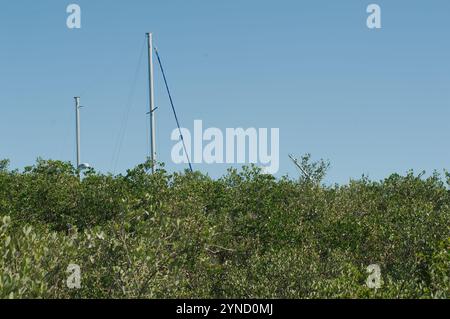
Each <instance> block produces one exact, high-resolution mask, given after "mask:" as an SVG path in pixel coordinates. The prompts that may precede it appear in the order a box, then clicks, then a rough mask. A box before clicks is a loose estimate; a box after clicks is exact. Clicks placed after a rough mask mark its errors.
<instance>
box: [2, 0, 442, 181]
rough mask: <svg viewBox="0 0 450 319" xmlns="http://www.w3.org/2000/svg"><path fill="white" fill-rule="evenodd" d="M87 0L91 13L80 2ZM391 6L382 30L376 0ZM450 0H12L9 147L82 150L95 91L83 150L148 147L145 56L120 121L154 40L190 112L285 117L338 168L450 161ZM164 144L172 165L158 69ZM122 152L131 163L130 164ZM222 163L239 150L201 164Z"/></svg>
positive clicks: (374, 174) (188, 116) (94, 160)
mask: <svg viewBox="0 0 450 319" xmlns="http://www.w3.org/2000/svg"><path fill="white" fill-rule="evenodd" d="M70 3H78V4H79V5H80V6H81V8H82V29H81V30H69V29H68V28H67V27H66V18H67V14H66V12H65V10H66V7H67V5H68V4H70ZM370 3H377V4H379V5H380V6H381V8H382V26H383V28H382V29H381V30H375V31H374V30H369V29H368V28H367V27H366V18H367V16H368V14H367V13H366V7H367V5H368V4H370ZM449 16H450V1H448V0H433V1H412V0H411V1H406V0H396V1H391V0H389V1H386V0H385V1H381V0H373V1H362V0H346V1H335V0H326V1H325V0H314V1H313V0H311V1H298V0H295V1H285V0H281V1H263V0H251V1H250V0H248V1H237V0H236V1H235V0H230V1H206V0H203V1H200V0H192V1H181V0H178V1H138V0H134V1H122V0H110V1H105V0H89V1H87V0H73V1H61V0H53V1H51V0H43V1H24V0H16V1H2V3H1V5H0V39H1V42H0V105H1V108H0V110H1V113H0V158H9V159H10V160H11V163H12V167H17V168H22V167H23V166H25V165H30V164H33V163H34V161H35V159H36V158H37V157H38V156H41V157H43V158H51V159H61V160H68V161H74V160H75V152H74V149H75V147H74V106H73V96H76V95H81V97H82V104H83V105H86V106H88V108H85V109H83V110H82V129H83V132H82V134H83V136H82V138H83V150H82V157H83V161H85V162H89V163H91V164H92V165H93V166H95V168H97V169H98V170H100V171H103V172H108V171H113V170H115V171H116V172H123V171H124V170H125V169H126V168H130V167H133V166H134V165H136V164H138V163H140V162H142V161H144V160H145V157H146V154H147V152H148V148H147V144H146V143H147V139H146V130H147V128H146V123H147V118H146V114H145V113H146V111H147V108H148V106H147V91H146V88H147V83H146V64H145V59H144V61H142V62H143V63H142V64H141V70H140V73H139V74H138V80H137V86H136V90H135V94H134V98H133V99H132V100H133V103H132V107H131V108H130V111H129V118H128V125H127V130H126V135H125V138H124V142H123V145H122V148H121V153H120V156H119V158H118V160H115V156H114V150H115V149H116V144H117V137H118V132H119V131H120V127H121V125H122V123H123V117H124V114H126V113H127V112H126V110H127V105H129V104H130V103H128V102H127V101H129V100H130V99H129V98H128V96H130V91H131V87H132V85H131V84H132V82H133V78H134V74H135V70H136V67H137V63H138V58H139V54H140V52H141V48H142V45H143V43H144V40H145V32H147V31H151V32H154V33H155V42H156V45H157V46H158V48H159V50H160V53H161V55H162V58H163V60H164V62H165V66H166V71H167V75H168V78H169V82H170V85H171V87H172V90H173V95H174V99H175V103H176V106H177V108H178V112H179V113H180V117H181V122H182V125H183V126H185V127H188V128H192V126H193V121H194V120H195V119H202V120H203V122H204V125H205V126H207V127H219V128H222V129H225V128H226V127H244V128H245V127H278V128H280V136H281V145H280V147H281V149H280V156H281V166H280V173H279V175H284V174H286V173H289V175H291V176H297V172H296V170H295V168H294V167H293V166H292V164H291V163H290V162H289V160H288V158H287V154H289V153H293V154H296V155H301V154H303V153H307V152H309V153H312V155H313V157H314V158H315V159H318V158H325V159H329V160H330V162H331V164H332V168H331V170H330V172H329V175H328V179H327V181H329V182H338V183H345V182H347V181H348V179H349V178H358V177H360V176H361V175H362V174H367V175H369V177H371V178H373V179H381V178H384V177H386V176H387V175H389V174H390V173H393V172H400V173H403V172H405V171H407V170H408V169H415V170H422V169H425V170H427V171H429V172H431V171H432V170H433V169H438V170H442V169H443V168H449V166H450V165H449V164H450V147H449V146H450V141H449V140H450V130H449V118H450V103H449V102H450V37H449V33H450V32H449V31H450V18H449ZM157 74H158V75H157V78H156V79H157V94H156V99H157V104H158V106H159V107H160V109H159V110H158V146H159V154H160V160H162V161H164V162H167V166H168V168H169V169H170V170H181V169H183V168H184V166H175V165H173V164H171V160H170V150H171V148H172V146H173V145H174V142H172V141H171V140H170V133H171V131H172V130H173V129H174V128H175V123H174V120H173V117H172V114H171V113H170V112H171V111H170V108H169V104H168V99H167V97H166V95H165V94H164V91H163V90H162V89H163V87H162V81H161V77H160V75H159V73H157ZM114 168H115V169H114ZM195 168H196V169H199V170H202V171H204V172H208V173H210V174H211V175H212V176H214V177H217V176H220V175H222V174H223V173H224V172H225V170H226V165H196V166H195Z"/></svg>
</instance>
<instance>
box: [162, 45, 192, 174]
mask: <svg viewBox="0 0 450 319" xmlns="http://www.w3.org/2000/svg"><path fill="white" fill-rule="evenodd" d="M154 49H155V53H156V57H157V59H158V64H159V68H160V69H161V73H162V76H163V79H164V84H165V86H166V90H167V94H168V96H169V100H170V105H171V106H172V111H173V115H174V117H175V121H176V122H177V127H178V131H179V133H180V139H181V142H182V143H183V148H184V152H185V153H186V158H187V160H188V163H189V169H190V170H191V172H193V171H194V170H193V169H192V163H191V160H190V158H189V153H188V152H187V148H186V143H185V142H184V137H183V133H182V132H181V126H180V121H179V120H178V116H177V112H176V110H175V106H174V104H173V99H172V95H171V94H170V89H169V85H168V84H167V78H166V74H165V72H164V68H163V65H162V63H161V58H160V57H159V53H158V49H157V48H156V47H155V48H154Z"/></svg>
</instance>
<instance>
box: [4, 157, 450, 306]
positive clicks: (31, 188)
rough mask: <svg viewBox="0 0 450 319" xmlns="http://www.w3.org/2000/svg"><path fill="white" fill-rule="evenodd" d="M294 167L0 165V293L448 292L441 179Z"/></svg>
mask: <svg viewBox="0 0 450 319" xmlns="http://www.w3.org/2000/svg"><path fill="white" fill-rule="evenodd" d="M303 165H304V167H306V169H309V170H310V171H309V173H310V175H311V176H313V177H314V178H309V179H299V180H292V179H289V178H287V177H284V178H281V179H275V178H274V177H272V176H270V175H264V174H263V173H262V172H261V171H260V170H259V169H258V168H255V167H247V168H243V170H241V171H236V170H229V172H228V174H227V175H226V176H224V177H222V178H220V179H218V180H214V179H212V178H210V177H208V176H206V175H203V174H201V173H199V172H195V173H190V172H185V173H173V174H170V173H168V172H166V171H165V170H164V169H163V168H160V169H159V170H158V171H157V172H156V173H155V174H154V175H151V174H149V168H150V164H149V163H145V164H142V165H139V166H138V167H136V168H134V169H132V170H129V171H128V172H127V173H126V174H125V175H118V176H113V175H104V174H100V173H97V172H95V171H94V170H89V171H88V172H86V173H85V176H84V177H83V178H82V179H79V177H78V173H79V172H77V170H76V169H75V168H74V167H73V166H72V165H71V164H70V163H63V162H58V161H44V160H38V162H37V163H36V165H34V166H32V167H27V168H25V169H24V170H23V171H17V170H13V171H11V170H9V169H8V162H7V161H0V297H1V298H449V297H450V280H449V277H450V192H449V190H448V185H449V183H450V175H449V174H448V173H447V174H446V176H444V177H441V176H439V175H438V174H433V176H431V177H427V178H425V177H424V175H423V174H420V175H416V174H414V173H413V172H409V173H408V174H407V175H405V176H400V175H392V176H390V177H388V178H387V179H385V180H383V181H379V182H374V181H370V180H368V179H367V178H364V177H363V178H362V179H360V180H354V181H351V182H350V183H349V184H348V185H344V186H339V185H334V186H325V185H323V184H322V183H321V182H320V181H321V179H322V178H323V176H324V170H325V169H326V165H324V163H318V164H317V163H313V164H309V158H308V157H305V158H304V161H303ZM69 264H77V265H79V266H80V268H81V275H82V281H81V288H80V289H69V288H68V287H67V285H66V279H67V277H68V275H69V274H68V273H67V272H66V270H67V266H68V265H69ZM371 264H378V265H379V266H380V268H381V276H382V286H381V288H379V289H371V288H368V287H367V285H366V280H367V277H368V275H369V274H368V273H367V272H366V269H367V267H368V266H369V265H371Z"/></svg>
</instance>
